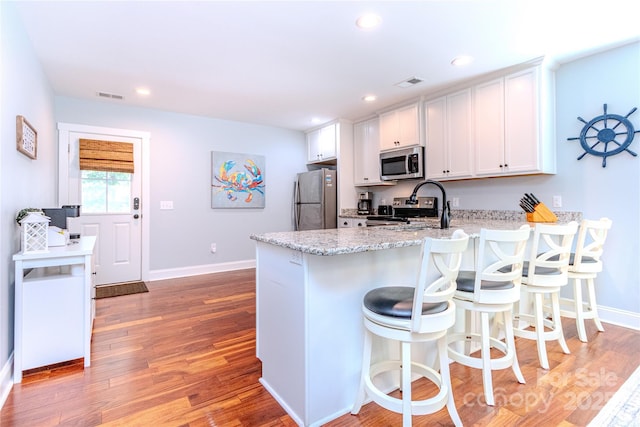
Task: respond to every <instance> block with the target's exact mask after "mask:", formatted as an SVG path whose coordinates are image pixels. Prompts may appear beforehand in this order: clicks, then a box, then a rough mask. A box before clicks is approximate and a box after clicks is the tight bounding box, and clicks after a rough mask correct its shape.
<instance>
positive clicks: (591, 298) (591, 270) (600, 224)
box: [560, 218, 612, 342]
mask: <svg viewBox="0 0 640 427" xmlns="http://www.w3.org/2000/svg"><path fill="white" fill-rule="evenodd" d="M611 224H612V221H611V220H610V219H609V218H600V219H599V220H595V221H594V220H588V219H585V220H582V222H581V223H580V227H579V228H578V237H577V239H576V249H575V252H574V253H572V254H571V257H570V258H569V283H573V298H560V314H561V315H562V316H566V317H571V318H575V319H576V327H577V329H578V338H580V341H582V342H587V331H586V329H585V327H584V321H585V320H586V319H593V321H594V323H595V324H596V328H597V329H598V331H600V332H604V328H603V327H602V323H601V322H600V317H599V316H598V305H597V303H596V290H595V283H594V282H595V279H596V277H597V276H598V273H599V272H601V271H602V261H601V259H600V257H601V256H602V251H603V246H604V242H605V240H606V239H607V233H608V231H609V229H610V228H611ZM583 280H584V283H586V291H587V294H586V301H585V298H584V297H583V296H582V295H583V293H582V290H583V289H582V283H583ZM567 305H570V306H571V308H568V307H567ZM565 307H566V308H565Z"/></svg>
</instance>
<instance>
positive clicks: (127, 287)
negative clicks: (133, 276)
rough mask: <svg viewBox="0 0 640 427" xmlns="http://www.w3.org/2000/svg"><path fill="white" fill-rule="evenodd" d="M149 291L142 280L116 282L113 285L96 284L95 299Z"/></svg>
mask: <svg viewBox="0 0 640 427" xmlns="http://www.w3.org/2000/svg"><path fill="white" fill-rule="evenodd" d="M144 292H149V289H147V285H145V283H144V282H129V283H118V284H115V285H104V286H96V299H100V298H111V297H119V296H121V295H131V294H140V293H144Z"/></svg>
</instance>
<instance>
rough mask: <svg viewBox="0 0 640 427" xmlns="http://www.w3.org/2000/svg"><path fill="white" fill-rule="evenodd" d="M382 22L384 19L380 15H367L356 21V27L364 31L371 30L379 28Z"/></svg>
mask: <svg viewBox="0 0 640 427" xmlns="http://www.w3.org/2000/svg"><path fill="white" fill-rule="evenodd" d="M381 22H382V18H380V17H379V16H378V15H375V14H373V13H367V14H366V15H362V16H361V17H360V18H358V19H357V20H356V25H357V26H358V28H360V29H362V30H368V29H370V28H375V27H377V26H378V25H380V23H381Z"/></svg>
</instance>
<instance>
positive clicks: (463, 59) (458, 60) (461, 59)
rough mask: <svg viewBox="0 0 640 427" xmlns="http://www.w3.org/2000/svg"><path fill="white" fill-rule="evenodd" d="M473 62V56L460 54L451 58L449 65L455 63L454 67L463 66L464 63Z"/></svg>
mask: <svg viewBox="0 0 640 427" xmlns="http://www.w3.org/2000/svg"><path fill="white" fill-rule="evenodd" d="M472 62H473V58H472V57H470V56H469V55H460V56H456V57H455V58H453V60H452V61H451V65H455V66H456V67H463V66H465V65H469V64H471V63H472Z"/></svg>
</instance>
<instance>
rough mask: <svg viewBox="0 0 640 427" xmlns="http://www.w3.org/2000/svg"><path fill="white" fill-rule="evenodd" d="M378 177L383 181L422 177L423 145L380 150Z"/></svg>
mask: <svg viewBox="0 0 640 427" xmlns="http://www.w3.org/2000/svg"><path fill="white" fill-rule="evenodd" d="M380 177H381V178H382V179H383V180H384V181H391V180H396V179H411V178H424V147H410V148H401V149H398V150H391V151H384V152H381V153H380Z"/></svg>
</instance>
